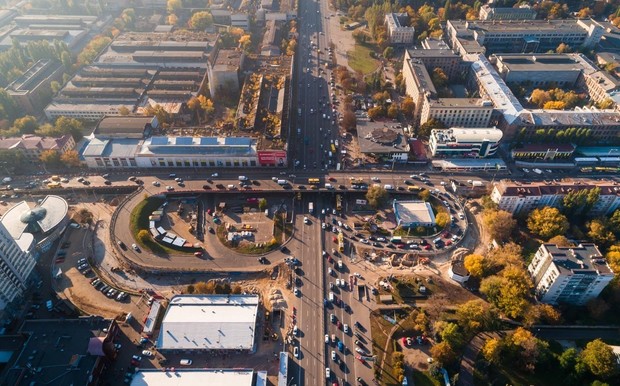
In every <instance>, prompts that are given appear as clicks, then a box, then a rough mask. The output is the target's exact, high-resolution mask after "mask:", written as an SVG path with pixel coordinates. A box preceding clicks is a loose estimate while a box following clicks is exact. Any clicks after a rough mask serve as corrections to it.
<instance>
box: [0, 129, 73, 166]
mask: <svg viewBox="0 0 620 386" xmlns="http://www.w3.org/2000/svg"><path fill="white" fill-rule="evenodd" d="M74 148H75V140H74V139H73V137H72V136H71V135H69V134H65V135H63V136H62V137H60V138H51V137H39V136H38V135H33V134H24V135H22V136H21V137H11V138H0V149H3V150H17V151H19V152H20V153H22V154H23V155H24V157H26V159H27V160H28V161H31V162H39V161H40V157H41V154H42V153H43V152H46V151H49V150H52V151H55V152H57V153H58V154H59V155H63V154H65V153H66V152H68V151H69V150H73V149H74Z"/></svg>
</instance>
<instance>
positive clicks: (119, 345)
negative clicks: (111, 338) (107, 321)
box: [114, 343, 123, 350]
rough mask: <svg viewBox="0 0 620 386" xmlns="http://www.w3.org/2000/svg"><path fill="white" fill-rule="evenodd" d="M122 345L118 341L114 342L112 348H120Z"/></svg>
mask: <svg viewBox="0 0 620 386" xmlns="http://www.w3.org/2000/svg"><path fill="white" fill-rule="evenodd" d="M121 347H123V346H122V345H121V344H120V343H114V348H115V349H117V350H120V349H121Z"/></svg>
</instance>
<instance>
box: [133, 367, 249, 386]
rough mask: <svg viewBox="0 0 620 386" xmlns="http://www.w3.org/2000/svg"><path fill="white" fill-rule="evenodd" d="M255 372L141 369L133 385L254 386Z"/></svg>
mask: <svg viewBox="0 0 620 386" xmlns="http://www.w3.org/2000/svg"><path fill="white" fill-rule="evenodd" d="M170 370H172V369H170ZM253 374H254V370H252V369H238V370H229V369H196V370H193V369H183V370H181V369H178V368H175V369H174V371H162V370H160V369H153V370H141V371H139V372H137V373H136V375H134V377H133V380H132V381H131V386H252V378H253Z"/></svg>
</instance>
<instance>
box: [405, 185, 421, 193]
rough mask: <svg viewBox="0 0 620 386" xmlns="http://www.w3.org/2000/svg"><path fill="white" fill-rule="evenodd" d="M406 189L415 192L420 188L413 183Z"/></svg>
mask: <svg viewBox="0 0 620 386" xmlns="http://www.w3.org/2000/svg"><path fill="white" fill-rule="evenodd" d="M407 190H408V191H410V192H417V191H418V190H420V188H419V187H417V186H415V185H413V186H408V187H407Z"/></svg>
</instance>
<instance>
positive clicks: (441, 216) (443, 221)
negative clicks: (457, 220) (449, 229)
mask: <svg viewBox="0 0 620 386" xmlns="http://www.w3.org/2000/svg"><path fill="white" fill-rule="evenodd" d="M435 224H437V226H438V227H439V228H441V229H443V228H445V227H446V226H447V225H448V224H450V215H449V214H448V213H446V212H440V213H437V216H435Z"/></svg>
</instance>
